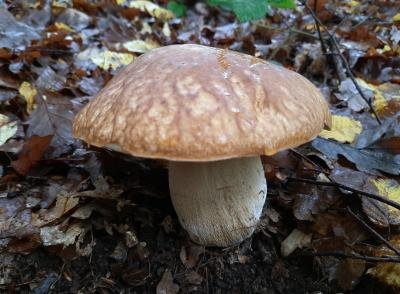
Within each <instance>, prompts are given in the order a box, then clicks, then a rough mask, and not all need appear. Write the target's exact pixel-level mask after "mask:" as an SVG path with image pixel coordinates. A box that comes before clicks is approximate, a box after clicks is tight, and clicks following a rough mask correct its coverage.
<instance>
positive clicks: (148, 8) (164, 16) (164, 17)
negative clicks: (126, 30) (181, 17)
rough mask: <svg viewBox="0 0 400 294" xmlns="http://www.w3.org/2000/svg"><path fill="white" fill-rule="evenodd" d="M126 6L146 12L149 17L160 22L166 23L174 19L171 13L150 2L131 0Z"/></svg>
mask: <svg viewBox="0 0 400 294" xmlns="http://www.w3.org/2000/svg"><path fill="white" fill-rule="evenodd" d="M128 6H129V7H130V8H136V9H139V10H140V11H143V12H147V13H148V14H150V15H151V16H153V17H155V18H157V19H159V20H161V21H168V20H170V19H172V18H173V17H174V14H173V13H172V11H169V10H167V9H165V8H162V7H160V6H158V5H157V4H155V3H153V2H150V1H142V0H131V1H129V4H128Z"/></svg>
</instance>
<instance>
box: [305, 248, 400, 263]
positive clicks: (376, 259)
mask: <svg viewBox="0 0 400 294" xmlns="http://www.w3.org/2000/svg"><path fill="white" fill-rule="evenodd" d="M304 255H311V256H332V257H336V258H351V259H360V260H365V261H371V262H398V263H400V258H399V257H390V256H382V257H375V256H366V255H361V254H357V253H344V252H337V251H332V252H312V253H309V254H304Z"/></svg>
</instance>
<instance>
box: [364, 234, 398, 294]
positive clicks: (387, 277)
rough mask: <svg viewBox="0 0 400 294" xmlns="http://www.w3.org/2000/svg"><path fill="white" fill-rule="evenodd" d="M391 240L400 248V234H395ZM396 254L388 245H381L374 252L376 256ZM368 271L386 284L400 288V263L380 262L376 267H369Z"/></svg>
mask: <svg viewBox="0 0 400 294" xmlns="http://www.w3.org/2000/svg"><path fill="white" fill-rule="evenodd" d="M389 242H390V244H391V245H393V247H395V248H397V249H398V250H400V235H394V236H393V237H392V238H391V239H390V240H389ZM394 254H395V253H394V252H393V251H391V250H389V249H388V248H387V246H386V245H381V246H379V247H378V248H377V249H376V250H375V252H374V255H375V256H393V255H394ZM367 273H368V274H369V275H371V276H373V277H374V278H376V279H378V280H379V281H381V282H382V283H385V284H386V285H389V286H392V287H395V288H400V263H395V262H379V263H378V264H377V265H376V266H375V267H372V268H370V269H368V271H367Z"/></svg>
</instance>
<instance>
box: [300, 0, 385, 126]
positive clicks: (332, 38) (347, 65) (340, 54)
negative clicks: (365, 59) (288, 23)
mask: <svg viewBox="0 0 400 294" xmlns="http://www.w3.org/2000/svg"><path fill="white" fill-rule="evenodd" d="M302 4H303V5H304V6H305V7H306V8H307V10H308V11H309V12H310V14H311V16H312V18H313V19H314V21H315V24H316V25H317V30H318V27H319V26H321V27H323V28H324V30H325V32H326V34H327V35H328V37H329V39H330V41H331V43H332V46H333V47H334V49H336V51H337V53H338V55H339V56H340V59H341V60H342V62H343V65H344V66H345V68H346V72H347V74H348V75H349V78H350V79H351V81H352V82H353V84H354V86H355V87H356V89H357V91H358V93H359V94H360V96H361V98H362V99H363V100H364V101H365V102H366V103H367V104H368V106H369V108H370V110H371V112H372V113H373V114H374V116H375V119H376V121H377V122H378V123H379V124H382V122H381V120H380V119H379V117H378V115H377V113H376V112H375V109H374V107H373V106H372V102H371V99H368V98H367V97H366V96H365V94H364V92H363V91H362V89H361V87H360V85H359V84H358V82H357V81H356V78H355V76H354V74H353V71H352V70H351V68H350V65H349V63H348V61H347V59H346V57H344V55H343V54H342V52H341V50H340V47H339V44H338V42H337V40H336V38H335V36H334V35H333V34H332V33H331V32H329V30H328V28H327V27H326V26H325V25H324V24H323V23H322V22H321V20H320V19H319V18H318V16H317V15H316V14H315V12H314V10H312V9H311V8H310V7H309V6H308V5H307V3H306V2H305V1H302ZM322 50H324V49H323V48H322Z"/></svg>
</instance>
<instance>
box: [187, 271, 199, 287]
mask: <svg viewBox="0 0 400 294" xmlns="http://www.w3.org/2000/svg"><path fill="white" fill-rule="evenodd" d="M185 276H186V280H187V281H188V282H189V283H190V284H192V285H200V284H201V283H202V282H203V277H202V276H201V275H200V274H199V273H198V272H195V271H190V272H188V273H187V274H186V275H185Z"/></svg>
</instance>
